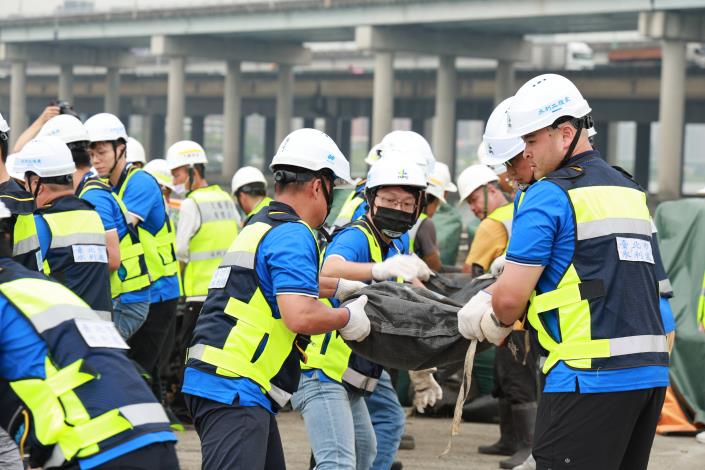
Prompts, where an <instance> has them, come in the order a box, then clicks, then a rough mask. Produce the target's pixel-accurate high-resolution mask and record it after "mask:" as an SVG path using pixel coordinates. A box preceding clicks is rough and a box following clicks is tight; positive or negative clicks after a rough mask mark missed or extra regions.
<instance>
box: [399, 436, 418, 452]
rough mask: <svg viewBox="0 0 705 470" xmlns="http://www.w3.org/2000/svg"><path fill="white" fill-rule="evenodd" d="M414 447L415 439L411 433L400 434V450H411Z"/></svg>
mask: <svg viewBox="0 0 705 470" xmlns="http://www.w3.org/2000/svg"><path fill="white" fill-rule="evenodd" d="M415 448H416V440H415V439H414V436H412V435H411V434H402V435H401V441H399V449H401V450H413V449H415Z"/></svg>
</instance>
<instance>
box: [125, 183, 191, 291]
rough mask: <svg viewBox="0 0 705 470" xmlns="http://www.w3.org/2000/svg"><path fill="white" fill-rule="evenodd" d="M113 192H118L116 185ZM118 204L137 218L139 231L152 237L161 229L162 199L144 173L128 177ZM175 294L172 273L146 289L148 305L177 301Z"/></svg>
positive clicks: (177, 286)
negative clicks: (148, 290) (140, 229)
mask: <svg viewBox="0 0 705 470" xmlns="http://www.w3.org/2000/svg"><path fill="white" fill-rule="evenodd" d="M126 171H127V170H125V172H126ZM118 184H119V185H122V184H124V180H123V179H122V178H121V181H120V182H119V183H118ZM113 190H114V191H115V192H116V193H119V192H120V186H118V187H115V188H113ZM122 202H123V203H124V204H125V207H127V211H128V212H130V213H131V214H133V215H134V216H136V217H137V218H138V219H139V224H140V225H141V226H142V228H144V229H145V230H147V231H148V232H149V233H151V234H152V235H156V234H157V232H159V230H160V229H161V228H162V227H163V226H164V222H165V221H166V218H167V215H166V207H165V206H164V197H163V196H162V191H161V189H160V188H159V184H158V183H157V181H156V180H155V179H154V177H153V176H152V175H150V174H149V173H147V172H146V171H144V170H140V171H137V172H136V173H135V174H134V175H133V176H132V177H131V178H130V180H129V181H128V184H127V188H125V192H124V193H123V196H122ZM179 294H180V293H179V279H178V277H177V276H176V274H175V275H173V276H163V277H161V278H159V279H157V281H156V282H153V283H152V285H151V286H150V301H151V302H152V303H157V302H164V301H166V300H172V299H177V298H179Z"/></svg>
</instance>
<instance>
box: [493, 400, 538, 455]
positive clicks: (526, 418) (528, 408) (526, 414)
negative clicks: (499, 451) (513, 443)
mask: <svg viewBox="0 0 705 470" xmlns="http://www.w3.org/2000/svg"><path fill="white" fill-rule="evenodd" d="M512 419H513V421H514V432H515V433H516V437H517V444H518V446H517V447H518V449H517V451H516V452H515V453H514V455H512V456H511V457H509V458H508V459H506V460H502V461H501V462H499V468H508V469H511V468H514V467H516V466H518V465H521V464H522V463H524V461H525V460H526V458H527V457H528V456H529V455H531V446H532V445H533V443H534V426H535V425H536V403H535V402H532V403H522V404H521V405H512Z"/></svg>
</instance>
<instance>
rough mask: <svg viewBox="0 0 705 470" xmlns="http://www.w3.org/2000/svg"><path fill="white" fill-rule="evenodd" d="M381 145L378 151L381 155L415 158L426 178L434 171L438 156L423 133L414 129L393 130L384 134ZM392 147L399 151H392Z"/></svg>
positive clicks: (407, 158) (406, 158)
mask: <svg viewBox="0 0 705 470" xmlns="http://www.w3.org/2000/svg"><path fill="white" fill-rule="evenodd" d="M379 146H380V148H379V151H378V153H379V155H380V157H382V158H384V157H387V156H390V155H392V156H394V155H396V156H400V157H401V158H403V159H405V160H406V161H409V159H413V161H414V162H415V163H416V164H417V165H420V166H421V167H422V169H423V170H424V173H425V175H426V178H428V177H429V176H431V174H432V173H433V165H434V164H435V163H436V157H434V156H433V151H432V150H431V146H430V145H429V143H428V141H427V140H426V139H424V138H423V136H422V135H421V134H418V133H416V132H414V131H392V132H390V133H389V134H387V135H385V136H384V138H383V139H382V142H380V143H379ZM392 149H397V150H399V152H395V153H391V152H390V151H391V150H392Z"/></svg>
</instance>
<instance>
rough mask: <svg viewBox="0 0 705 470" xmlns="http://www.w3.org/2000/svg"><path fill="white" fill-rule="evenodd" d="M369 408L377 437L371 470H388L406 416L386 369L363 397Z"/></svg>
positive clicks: (395, 453) (392, 460)
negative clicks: (368, 394)
mask: <svg viewBox="0 0 705 470" xmlns="http://www.w3.org/2000/svg"><path fill="white" fill-rule="evenodd" d="M365 402H366V403H367V409H368V410H370V418H371V419H372V426H374V429H375V436H376V437H377V457H375V462H374V464H373V465H372V468H373V470H389V468H390V467H391V466H392V464H393V463H394V457H395V456H396V455H397V449H399V442H400V441H401V435H402V434H403V433H404V425H405V424H406V416H405V415H404V409H403V408H402V407H401V404H400V403H399V398H398V397H397V392H396V390H394V387H393V386H392V378H391V377H390V376H389V372H387V371H386V370H385V371H384V372H382V376H381V377H380V378H379V383H378V384H377V387H376V388H375V391H374V392H372V395H370V396H368V397H367V398H365Z"/></svg>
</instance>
